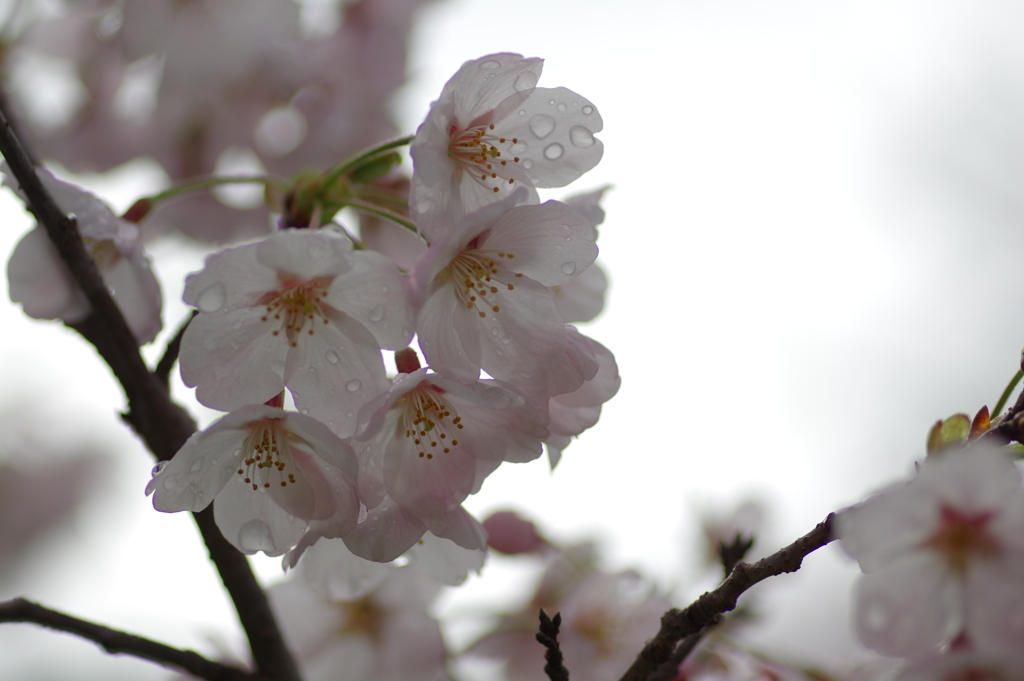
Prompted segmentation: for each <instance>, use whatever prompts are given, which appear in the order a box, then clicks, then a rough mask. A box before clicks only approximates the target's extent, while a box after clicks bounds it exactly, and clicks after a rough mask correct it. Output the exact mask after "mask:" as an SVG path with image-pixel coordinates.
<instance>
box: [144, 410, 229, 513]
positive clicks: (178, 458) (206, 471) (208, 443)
mask: <svg viewBox="0 0 1024 681" xmlns="http://www.w3.org/2000/svg"><path fill="white" fill-rule="evenodd" d="M244 437H245V435H244V434H243V433H241V432H240V431H237V430H222V431H215V432H212V433H205V432H199V433H193V435H192V437H190V438H189V439H188V441H187V442H186V443H185V444H184V445H183V446H182V448H181V449H180V450H179V451H178V453H177V454H175V455H174V457H173V458H172V459H171V460H170V461H168V462H166V463H165V464H163V465H162V466H158V468H157V470H158V472H157V473H156V474H155V475H154V476H153V479H152V480H150V482H149V484H148V485H147V486H146V494H152V495H153V507H154V508H156V509H157V510H158V511H164V512H175V511H193V512H195V511H201V510H203V509H204V508H206V507H207V506H209V505H210V502H212V501H213V498H214V497H216V496H217V494H219V493H220V491H221V490H222V489H223V488H224V485H225V484H227V482H228V480H230V479H231V477H232V476H233V475H234V474H235V470H236V469H237V467H238V466H237V463H238V462H237V458H238V457H237V455H234V451H235V450H236V449H238V447H239V446H241V444H242V440H243V439H244Z"/></svg>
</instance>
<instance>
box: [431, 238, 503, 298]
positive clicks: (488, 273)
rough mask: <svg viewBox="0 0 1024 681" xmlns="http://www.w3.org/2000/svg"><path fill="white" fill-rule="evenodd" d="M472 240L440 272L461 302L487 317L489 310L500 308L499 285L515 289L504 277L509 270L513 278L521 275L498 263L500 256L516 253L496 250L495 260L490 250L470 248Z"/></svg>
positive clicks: (501, 287)
mask: <svg viewBox="0 0 1024 681" xmlns="http://www.w3.org/2000/svg"><path fill="white" fill-rule="evenodd" d="M473 241H476V239H474V240H473ZM473 241H471V242H470V247H467V248H466V249H465V250H463V251H462V252H461V253H459V254H458V255H457V256H455V258H453V259H452V261H451V262H450V263H448V267H446V268H445V270H444V271H443V272H442V273H441V276H442V277H447V278H450V279H451V280H452V281H453V282H454V284H455V295H456V296H458V298H459V302H460V303H462V304H463V305H465V306H466V308H467V309H470V310H472V309H473V308H476V310H477V314H479V315H480V316H481V317H486V316H487V312H488V310H489V311H491V312H493V313H495V314H497V313H498V312H501V305H499V304H498V303H499V300H498V293H499V292H500V291H501V290H502V289H505V290H508V291H513V290H515V288H516V287H515V285H514V284H513V283H511V281H507V280H508V279H510V277H509V274H512V275H513V276H514V277H515V278H521V277H522V276H523V275H521V274H517V273H512V272H509V271H508V270H507V269H506V268H504V267H499V266H498V263H499V262H500V261H501V260H502V259H508V260H511V259H512V258H514V257H516V255H515V253H504V252H501V251H498V252H497V253H496V254H495V255H496V257H497V258H498V261H495V259H494V258H492V257H491V256H490V255H489V254H487V253H483V252H481V251H477V250H474V249H473V248H471V247H472V246H473V245H474V244H473Z"/></svg>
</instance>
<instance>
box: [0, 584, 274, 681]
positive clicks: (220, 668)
mask: <svg viewBox="0 0 1024 681" xmlns="http://www.w3.org/2000/svg"><path fill="white" fill-rule="evenodd" d="M0 622H31V623H33V624H38V625H40V626H43V627H46V628H47V629H54V630H56V631H63V632H66V633H69V634H75V635H76V636H80V637H81V638H84V639H87V640H89V641H92V642H93V643H96V644H98V645H99V646H100V647H101V648H103V649H104V650H106V651H107V652H108V653H112V654H114V655H119V654H120V655H131V656H133V657H138V658H141V659H143V660H149V661H150V662H156V663H157V664H159V665H162V666H164V667H169V668H171V669H175V670H178V671H184V672H188V673H189V674H191V675H192V676H195V677H198V678H200V679H206V680H207V681H252V680H253V679H254V677H253V676H252V675H251V674H249V673H248V672H246V671H244V670H242V669H239V668H237V667H232V666H230V665H226V664H222V663H220V662H214V661H212V660H208V659H206V658H205V657H203V656H202V655H200V654H199V653H196V652H193V651H191V650H179V649H178V648H172V647H171V646H168V645H164V644H163V643H157V642H156V641H151V640H149V639H148V638H143V637H141V636H135V635H134V634H128V633H125V632H123V631H118V630H117V629H111V628H109V627H105V626H103V625H100V624H95V623H93V622H88V621H86V620H81V619H78V618H77V617H72V616H70V615H65V614H64V613H62V612H57V611H56V610H50V609H49V608H45V607H43V606H41V605H39V604H38V603H33V602H32V601H28V600H25V599H24V598H15V599H14V600H10V601H6V602H3V603H0Z"/></svg>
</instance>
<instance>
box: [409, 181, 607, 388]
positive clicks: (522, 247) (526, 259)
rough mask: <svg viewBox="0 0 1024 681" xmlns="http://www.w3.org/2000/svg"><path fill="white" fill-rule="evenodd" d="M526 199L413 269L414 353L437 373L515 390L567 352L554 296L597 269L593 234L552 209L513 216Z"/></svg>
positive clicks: (498, 208) (436, 247) (561, 209)
mask: <svg viewBox="0 0 1024 681" xmlns="http://www.w3.org/2000/svg"><path fill="white" fill-rule="evenodd" d="M523 196H524V193H522V192H519V193H516V194H513V195H512V196H510V197H509V198H507V199H505V200H503V201H501V202H500V203H497V204H494V205H491V206H488V207H487V208H484V209H482V210H480V211H477V212H476V213H473V214H472V215H470V216H468V217H467V218H465V219H464V220H463V221H462V222H461V223H460V224H459V226H458V227H457V228H456V229H454V230H452V231H451V232H449V233H448V234H446V235H445V236H444V237H443V238H442V239H441V240H439V241H437V242H435V243H434V244H432V245H431V247H430V249H429V250H428V251H427V252H426V253H425V254H424V255H423V257H422V258H420V260H419V262H418V263H417V265H416V269H415V271H414V275H413V276H414V282H415V286H416V290H417V296H418V297H419V300H421V301H423V302H422V308H421V310H420V314H419V322H418V326H417V331H418V336H419V341H420V347H421V348H422V350H423V353H424V355H425V356H426V358H427V362H428V363H429V364H430V366H431V367H432V368H433V369H434V370H435V371H437V372H438V373H444V374H449V375H452V376H455V377H457V378H459V379H460V380H464V381H469V380H475V379H476V378H477V377H478V376H479V375H480V370H481V368H482V369H483V370H484V371H486V372H487V373H488V374H490V375H491V376H493V377H494V378H498V379H501V380H503V381H509V382H511V383H513V384H516V385H518V384H519V382H520V381H534V380H537V377H536V374H537V373H538V372H539V371H541V370H542V369H544V368H546V367H548V366H550V365H551V364H553V363H554V362H556V361H558V360H559V358H560V357H561V355H562V353H563V352H564V351H565V343H566V340H565V328H564V324H563V323H562V320H561V318H560V317H559V315H558V313H557V311H556V310H555V307H554V299H553V297H552V294H551V287H553V286H558V285H562V284H566V283H568V282H570V281H572V279H573V278H574V277H576V276H578V275H579V274H580V273H581V272H583V271H584V270H585V269H586V268H587V267H589V266H590V264H591V263H593V262H594V258H596V257H597V246H596V245H595V244H594V242H593V239H592V235H593V228H592V227H591V226H590V225H589V223H587V222H586V220H585V219H584V218H583V217H582V216H581V215H580V214H579V213H578V212H576V211H575V210H573V209H571V208H568V207H567V206H565V205H564V204H561V203H558V202H556V201H548V202H547V203H545V204H543V205H539V206H538V205H525V206H516V205H515V203H516V202H517V201H519V200H521V199H522V198H523ZM571 389H574V388H567V390H571ZM563 392H564V391H563Z"/></svg>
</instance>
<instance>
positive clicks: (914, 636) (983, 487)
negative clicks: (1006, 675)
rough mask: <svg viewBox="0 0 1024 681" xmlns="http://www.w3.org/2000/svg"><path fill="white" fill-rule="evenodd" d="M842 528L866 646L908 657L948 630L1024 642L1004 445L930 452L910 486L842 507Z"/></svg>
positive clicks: (993, 646)
mask: <svg viewBox="0 0 1024 681" xmlns="http://www.w3.org/2000/svg"><path fill="white" fill-rule="evenodd" d="M838 536H839V538H840V539H841V540H842V544H843V548H845V549H846V551H847V552H849V554H850V555H851V556H853V557H854V558H856V559H857V560H858V561H859V562H860V565H861V569H862V570H863V571H864V573H865V574H864V575H863V576H862V577H861V579H860V581H859V582H858V584H857V588H856V596H855V598H856V625H857V634H858V636H859V637H860V640H861V641H862V642H863V643H864V644H865V645H866V646H868V647H869V648H872V649H874V650H876V651H878V652H880V653H882V654H884V655H893V656H900V657H914V656H922V655H928V654H930V653H934V652H936V651H937V650H938V649H939V647H940V646H941V645H943V644H945V643H947V642H949V641H951V640H953V638H954V637H958V638H959V639H961V640H966V641H968V642H970V644H971V645H972V646H974V648H975V649H977V650H980V651H983V652H984V651H995V652H1000V651H1004V650H1006V649H1007V648H1010V649H1012V648H1013V647H1016V648H1017V649H1019V647H1020V645H1021V644H1022V642H1024V629H1022V625H1021V622H1024V619H1022V614H1024V489H1022V487H1021V476H1020V473H1019V472H1018V470H1017V468H1016V466H1015V465H1014V464H1013V463H1012V462H1011V461H1010V460H1009V459H1008V458H1007V457H1006V455H1005V454H1004V453H1002V452H1001V451H998V450H995V449H988V448H982V447H974V448H972V449H970V450H967V451H952V452H947V453H945V454H942V455H936V456H933V457H930V458H929V459H927V460H926V461H925V462H924V464H923V465H922V466H921V469H920V471H919V473H918V475H917V477H916V478H914V479H913V480H911V481H910V482H909V483H907V484H906V485H903V486H898V487H892V488H889V489H887V490H885V491H883V492H882V493H880V494H879V495H877V496H875V497H872V498H871V499H869V500H868V501H867V502H866V503H865V504H864V505H862V506H858V507H854V508H852V509H850V510H848V511H845V512H844V513H843V514H842V515H841V516H840V518H839V524H838Z"/></svg>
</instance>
